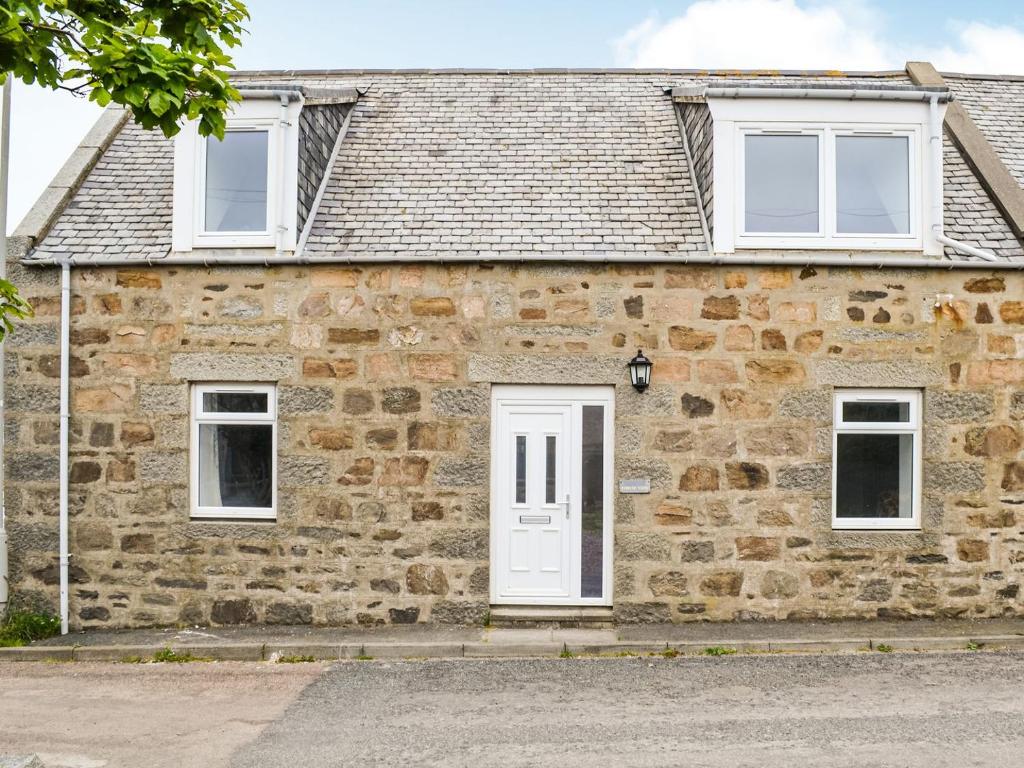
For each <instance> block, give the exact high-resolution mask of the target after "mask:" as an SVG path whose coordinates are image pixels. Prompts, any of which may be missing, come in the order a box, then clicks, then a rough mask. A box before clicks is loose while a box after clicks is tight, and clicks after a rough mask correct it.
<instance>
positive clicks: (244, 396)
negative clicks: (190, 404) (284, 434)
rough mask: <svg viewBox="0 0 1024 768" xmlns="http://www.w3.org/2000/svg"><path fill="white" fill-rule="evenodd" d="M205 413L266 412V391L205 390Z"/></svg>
mask: <svg viewBox="0 0 1024 768" xmlns="http://www.w3.org/2000/svg"><path fill="white" fill-rule="evenodd" d="M203 411H204V412H205V413H266V412H267V393H266V392H203Z"/></svg>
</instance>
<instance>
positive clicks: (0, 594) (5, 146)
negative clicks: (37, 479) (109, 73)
mask: <svg viewBox="0 0 1024 768" xmlns="http://www.w3.org/2000/svg"><path fill="white" fill-rule="evenodd" d="M0 108H2V109H3V116H2V119H0V122H2V126H0V131H3V135H2V136H0V278H6V277H7V182H8V169H9V167H10V163H9V162H8V160H9V159H10V156H11V77H10V73H8V76H7V79H6V80H4V87H3V100H2V104H0ZM6 362H7V355H6V350H5V349H4V346H3V344H2V343H0V618H2V617H3V616H4V615H5V614H6V612H7V602H8V600H9V595H10V592H9V590H8V565H7V519H6V518H7V507H6V498H7V497H6V494H5V493H4V481H5V479H6V478H5V476H4V463H5V458H6V456H5V453H4V447H5V446H4V432H5V427H6V425H7V409H6V404H5V402H4V395H5V392H4V385H5V381H4V369H5V368H6V365H5V363H6Z"/></svg>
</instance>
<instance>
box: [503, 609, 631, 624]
mask: <svg viewBox="0 0 1024 768" xmlns="http://www.w3.org/2000/svg"><path fill="white" fill-rule="evenodd" d="M491 626H492V627H502V628H518V629H526V628H531V627H533V628H544V627H559V628H587V629H608V628H611V627H614V626H615V620H614V618H613V614H612V609H611V608H610V607H608V606H603V605H587V606H577V605H570V606H565V605H551V606H548V605H492V606H491Z"/></svg>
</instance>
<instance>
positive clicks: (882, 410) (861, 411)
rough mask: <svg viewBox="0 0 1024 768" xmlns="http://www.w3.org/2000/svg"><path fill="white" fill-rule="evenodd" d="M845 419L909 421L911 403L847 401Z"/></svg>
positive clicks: (890, 421) (844, 410)
mask: <svg viewBox="0 0 1024 768" xmlns="http://www.w3.org/2000/svg"><path fill="white" fill-rule="evenodd" d="M843 421H850V422H854V421H867V422H872V421H874V422H888V423H895V422H909V421H910V403H907V402H902V403H878V402H856V403H852V402H845V403H843Z"/></svg>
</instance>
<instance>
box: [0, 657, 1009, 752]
mask: <svg viewBox="0 0 1024 768" xmlns="http://www.w3.org/2000/svg"><path fill="white" fill-rule="evenodd" d="M30 666H31V667H33V668H35V669H37V670H40V671H39V672H32V671H29V670H28V669H27V668H28V667H30ZM15 667H17V672H16V673H15V675H14V676H13V677H12V674H11V669H12V668H15ZM83 674H84V675H86V678H87V679H86V680H85V681H84V682H86V683H91V684H92V685H93V686H99V688H100V689H101V690H100V692H99V693H97V694H96V695H95V696H94V697H93V698H92V699H91V701H88V700H87V699H88V697H87V693H88V689H87V687H83V685H82V683H83V680H82V679H81V675H83ZM0 691H3V699H2V700H0V745H3V746H2V747H0V753H3V752H4V751H5V749H6V751H8V752H9V751H12V750H11V748H10V745H9V744H8V743H7V740H8V739H12V740H13V746H14V747H15V750H14V751H17V749H20V750H22V751H29V750H35V751H39V752H49V753H56V752H61V753H63V755H64V757H63V758H60V759H63V760H65V762H64V763H60V762H57V763H51V764H53V765H68V766H71V765H75V766H80V767H81V768H85V766H89V767H90V768H100V766H132V767H133V768H139V767H141V766H162V765H176V766H192V765H195V766H199V765H202V766H209V767H210V768H213V767H215V766H233V767H235V768H263V767H269V766H274V767H275V768H276V767H278V766H302V767H303V768H318V767H320V766H385V765H386V766H394V765H416V766H441V765H443V766H474V767H477V766H484V765H495V766H503V767H510V768H511V767H515V766H548V765H550V766H565V767H572V766H587V767H588V768H592V767H593V766H595V765H609V766H713V767H715V768H718V767H721V768H726V767H728V768H744V767H746V766H750V767H751V768H754V767H755V766H756V768H775V767H776V766H778V767H781V766H785V767H786V768H790V767H791V766H793V765H810V766H815V767H816V768H830V767H835V766H850V767H851V768H852V767H853V766H856V768H870V767H871V766H901V767H903V766H906V767H908V768H916V767H917V766H921V767H922V768H923V767H924V766H928V768H940V767H942V766H956V768H963V767H964V766H1015V765H1021V764H1024V654H1021V653H1009V652H1005V653H987V652H974V653H970V652H965V653H950V654H938V653H932V654H880V653H871V654H867V653H865V654H851V655H840V656H728V657H721V658H677V659H660V658H657V659H648V658H642V659H637V658H627V659H557V660H523V661H505V660H453V661H424V662H379V661H370V662H349V663H340V664H334V665H320V664H297V665H277V666H276V667H271V666H270V665H266V664H263V665H257V664H240V663H239V664H228V663H223V664H189V665H180V666H175V667H172V666H170V665H160V666H159V667H158V666H152V667H143V666H139V665H86V664H78V663H76V664H73V665H66V666H63V667H60V668H58V667H53V666H49V667H45V666H43V665H13V664H10V665H5V666H3V667H0ZM28 695H31V696H32V697H33V700H32V701H25V704H26V705H27V706H24V707H23V706H21V704H20V702H19V700H21V701H24V699H23V697H24V696H28ZM87 704H89V705H91V706H88V707H87V706H86V705H87ZM40 718H42V719H40ZM44 723H45V724H48V726H46V727H44V725H43V724H44ZM47 727H49V728H52V729H53V730H52V732H53V733H54V734H55V735H56V734H59V738H57V737H56V736H55V741H54V744H53V745H48V744H44V741H45V740H46V738H47V737H46V736H45V735H44V734H45V732H46V730H47ZM140 729H141V730H140ZM143 730H144V731H145V734H144V737H140V735H142V731H143ZM129 741H130V744H129V743H128V742H129ZM58 742H59V743H58ZM44 746H46V747H47V748H46V749H44ZM55 747H59V749H57V748H55ZM75 750H78V751H77V752H76V751H75ZM72 756H77V758H76V759H79V760H80V761H79V762H77V763H75V762H70V760H71V757H72ZM85 760H90V761H93V762H85Z"/></svg>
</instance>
